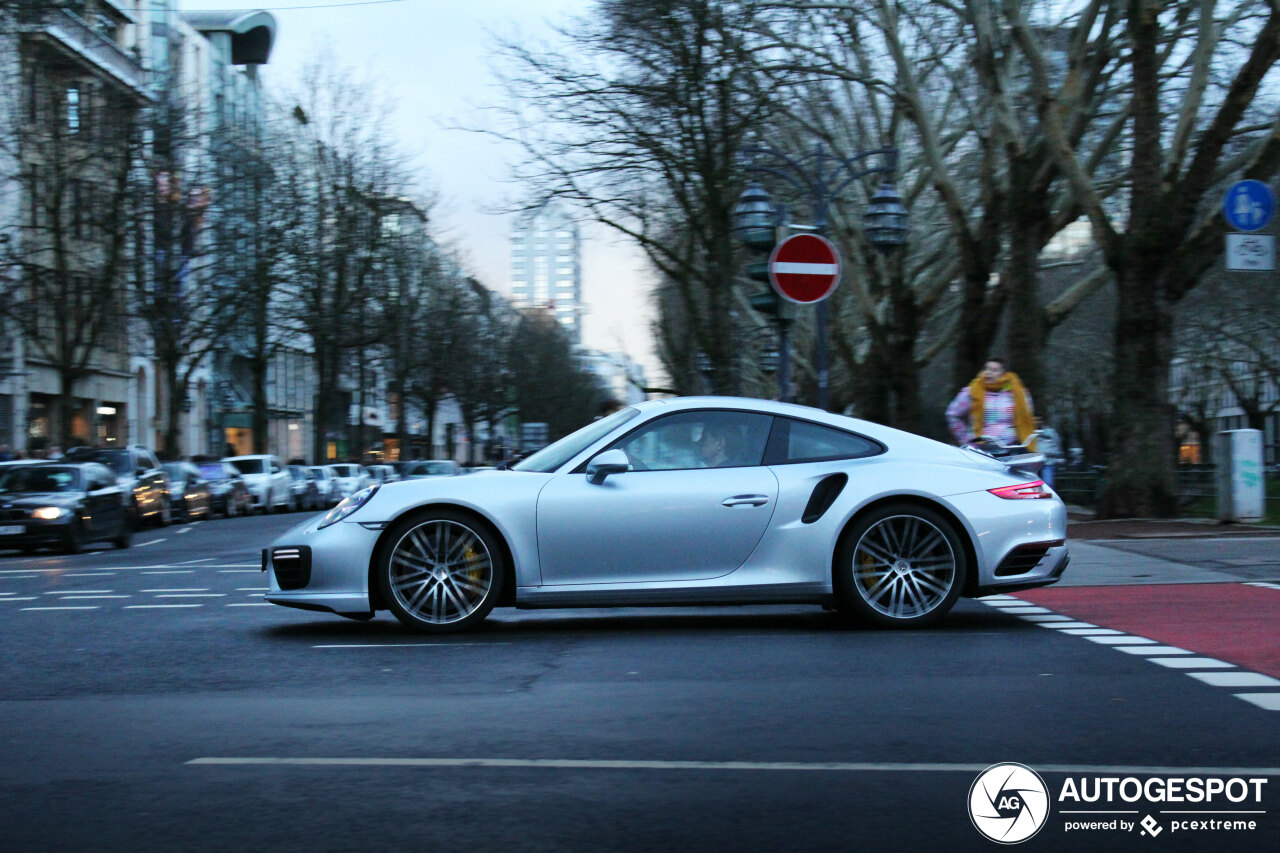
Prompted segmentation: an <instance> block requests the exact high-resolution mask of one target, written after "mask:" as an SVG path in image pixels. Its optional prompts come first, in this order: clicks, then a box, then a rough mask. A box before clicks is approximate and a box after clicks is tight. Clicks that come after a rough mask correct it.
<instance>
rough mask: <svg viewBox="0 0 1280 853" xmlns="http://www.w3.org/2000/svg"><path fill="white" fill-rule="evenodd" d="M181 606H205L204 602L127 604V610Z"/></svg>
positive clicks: (169, 608)
mask: <svg viewBox="0 0 1280 853" xmlns="http://www.w3.org/2000/svg"><path fill="white" fill-rule="evenodd" d="M181 607H204V605H203V604H126V605H125V606H124V609H125V610H176V609H178V608H181Z"/></svg>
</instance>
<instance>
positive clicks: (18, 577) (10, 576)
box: [0, 569, 40, 581]
mask: <svg viewBox="0 0 1280 853" xmlns="http://www.w3.org/2000/svg"><path fill="white" fill-rule="evenodd" d="M13 571H22V572H29V571H31V570H30V569H6V570H5V571H0V575H4V577H3V578H2V580H7V581H33V580H35V579H36V578H38V577H40V576H39V575H13V574H9V573H10V572H13Z"/></svg>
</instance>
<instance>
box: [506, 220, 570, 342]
mask: <svg viewBox="0 0 1280 853" xmlns="http://www.w3.org/2000/svg"><path fill="white" fill-rule="evenodd" d="M511 298H512V303H513V304H514V306H515V307H517V308H544V309H546V310H548V311H550V312H551V314H552V315H553V316H554V317H555V318H556V320H558V321H559V322H560V324H561V325H562V326H563V327H564V329H565V331H567V332H568V333H569V336H570V338H571V339H572V340H573V342H574V343H575V344H576V343H580V342H581V341H582V314H583V304H582V243H581V237H580V236H579V231H578V225H577V223H576V222H574V221H573V220H572V219H570V218H569V216H568V214H567V213H566V212H565V211H564V209H563V208H562V207H560V206H559V205H556V204H554V203H549V204H546V205H543V206H542V207H540V208H539V209H537V210H535V211H532V212H530V213H527V214H525V215H524V216H522V217H521V218H520V220H519V221H518V222H517V223H516V227H515V229H514V231H513V232H512V234H511Z"/></svg>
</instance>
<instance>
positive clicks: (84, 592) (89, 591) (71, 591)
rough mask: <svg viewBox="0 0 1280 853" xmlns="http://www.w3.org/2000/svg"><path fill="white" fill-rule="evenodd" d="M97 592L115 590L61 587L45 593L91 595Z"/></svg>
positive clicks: (111, 590)
mask: <svg viewBox="0 0 1280 853" xmlns="http://www.w3.org/2000/svg"><path fill="white" fill-rule="evenodd" d="M99 592H115V590H113V589H62V590H58V591H56V592H46V593H45V595H93V594H94V593H99Z"/></svg>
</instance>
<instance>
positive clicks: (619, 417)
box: [511, 408, 640, 474]
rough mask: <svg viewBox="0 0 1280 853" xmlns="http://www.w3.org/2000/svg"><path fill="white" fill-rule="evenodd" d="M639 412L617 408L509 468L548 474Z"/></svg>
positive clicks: (637, 410)
mask: <svg viewBox="0 0 1280 853" xmlns="http://www.w3.org/2000/svg"><path fill="white" fill-rule="evenodd" d="M639 414H640V410H639V409H634V408H626V409H619V410H618V411H616V412H614V413H613V414H612V415H609V416H608V417H606V418H601V419H600V420H598V421H593V422H591V423H589V424H587V425H586V426H584V427H583V428H582V429H580V430H578V431H577V432H572V433H569V434H568V435H566V436H565V437H564V438H562V439H560V440H559V441H557V442H554V443H553V444H549V445H547V446H546V447H544V448H542V449H541V450H539V451H538V452H537V453H534V454H533V455H531V456H529V457H527V458H525V459H522V460H520V461H519V462H517V463H516V464H515V465H512V466H511V470H513V471H534V472H537V473H541V474H549V473H551V472H552V471H554V470H556V469H557V468H559V467H560V466H561V465H563V464H564V463H566V462H568V461H569V460H570V459H572V458H573V457H575V456H577V455H578V454H579V453H581V452H582V451H584V450H586V449H587V448H588V447H590V446H591V445H593V444H595V443H596V442H597V441H599V440H600V439H602V438H604V437H605V436H606V435H608V434H609V433H611V432H613V431H614V430H615V429H617V428H618V427H620V426H622V425H623V424H625V423H626V422H627V421H629V420H631V419H632V418H634V417H637V416H639Z"/></svg>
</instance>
